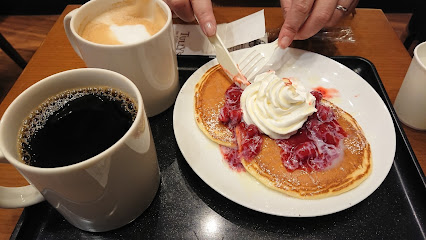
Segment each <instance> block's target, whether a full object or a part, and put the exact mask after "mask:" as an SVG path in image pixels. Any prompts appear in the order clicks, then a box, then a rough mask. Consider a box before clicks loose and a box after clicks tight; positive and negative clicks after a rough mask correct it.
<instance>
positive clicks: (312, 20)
mask: <svg viewBox="0 0 426 240" xmlns="http://www.w3.org/2000/svg"><path fill="white" fill-rule="evenodd" d="M358 2H359V0H281V7H282V9H283V15H284V18H285V20H284V24H283V26H282V28H281V31H280V34H279V40H278V44H279V46H280V47H281V48H286V47H288V46H290V44H291V42H292V41H293V40H294V39H297V40H301V39H307V38H310V37H312V36H313V35H315V34H316V33H317V32H319V31H320V30H321V29H322V28H324V27H332V26H334V25H336V24H337V23H338V22H339V21H340V20H341V19H342V18H343V17H344V16H345V15H346V14H348V13H350V12H352V11H353V10H354V9H355V7H356V5H357V4H358ZM337 4H340V5H342V6H344V7H346V8H347V9H348V11H347V12H344V11H341V10H337V9H336V6H337Z"/></svg>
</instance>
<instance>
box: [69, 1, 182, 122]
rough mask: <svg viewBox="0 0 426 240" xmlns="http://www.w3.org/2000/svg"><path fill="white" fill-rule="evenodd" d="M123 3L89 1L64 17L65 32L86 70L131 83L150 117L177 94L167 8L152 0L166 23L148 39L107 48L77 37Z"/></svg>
mask: <svg viewBox="0 0 426 240" xmlns="http://www.w3.org/2000/svg"><path fill="white" fill-rule="evenodd" d="M123 1H124V0H91V1H89V2H87V3H85V4H84V5H83V6H81V7H80V8H78V9H75V10H73V11H71V12H70V13H68V14H67V15H66V16H65V18H64V27H65V32H66V34H67V37H68V40H69V41H70V43H71V45H72V47H73V48H74V50H75V52H76V53H77V54H78V55H79V56H80V57H81V58H82V59H83V60H84V62H85V63H86V66H87V67H93V68H104V69H109V70H112V71H115V72H118V73H121V74H123V75H124V76H126V77H128V78H129V79H130V80H132V81H133V82H134V83H135V84H136V86H137V87H138V88H139V90H140V92H141V93H142V97H143V101H144V103H145V111H146V113H147V115H148V117H151V116H154V115H157V114H159V113H161V112H163V111H164V110H166V109H167V108H169V107H170V106H171V105H172V104H173V103H174V101H175V99H176V96H177V94H178V91H179V83H178V72H177V58H176V53H175V47H174V34H173V26H172V13H171V10H170V8H169V7H168V6H167V4H166V3H164V2H163V1H162V0H155V3H156V4H158V5H159V6H160V7H161V9H162V10H163V11H164V13H166V15H167V21H166V23H165V25H164V26H163V28H162V29H161V30H160V31H159V32H157V33H156V34H154V35H152V36H151V37H149V38H148V39H145V40H141V41H138V42H135V43H129V44H121V45H106V44H98V43H93V42H90V41H88V40H86V39H84V38H82V37H81V36H80V35H79V31H80V29H79V28H80V27H84V26H85V25H86V24H87V23H88V22H89V21H90V20H92V19H93V18H95V17H97V16H98V15H100V14H101V13H103V12H106V11H108V10H110V9H111V8H114V6H117V3H121V2H123ZM139 1H140V0H139ZM142 2H147V1H142Z"/></svg>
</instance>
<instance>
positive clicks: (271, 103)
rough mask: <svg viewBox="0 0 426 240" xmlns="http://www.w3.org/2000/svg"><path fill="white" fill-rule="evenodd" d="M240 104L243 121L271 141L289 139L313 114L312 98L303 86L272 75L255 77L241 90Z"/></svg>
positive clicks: (313, 102)
mask: <svg viewBox="0 0 426 240" xmlns="http://www.w3.org/2000/svg"><path fill="white" fill-rule="evenodd" d="M240 104H241V109H242V110H243V119H244V121H245V122H246V123H248V124H255V125H256V126H257V127H258V128H259V129H260V130H261V131H262V132H263V133H264V134H266V135H268V136H269V137H271V138H273V139H287V138H289V137H290V136H291V135H293V134H295V133H296V132H297V130H298V129H299V128H301V127H302V125H303V123H304V122H305V121H306V120H307V119H308V117H309V116H310V115H312V114H313V113H314V112H316V108H315V97H314V96H313V95H312V94H311V93H310V92H308V91H306V89H305V87H304V86H303V85H302V84H300V83H299V82H298V81H297V80H296V79H293V80H290V79H287V78H279V77H278V76H277V75H275V72H273V71H269V72H265V73H262V74H259V75H258V76H256V78H255V79H254V81H253V83H252V84H250V85H249V86H247V87H246V88H245V89H244V92H243V93H242V95H241V99H240Z"/></svg>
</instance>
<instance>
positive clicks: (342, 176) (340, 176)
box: [195, 65, 372, 199]
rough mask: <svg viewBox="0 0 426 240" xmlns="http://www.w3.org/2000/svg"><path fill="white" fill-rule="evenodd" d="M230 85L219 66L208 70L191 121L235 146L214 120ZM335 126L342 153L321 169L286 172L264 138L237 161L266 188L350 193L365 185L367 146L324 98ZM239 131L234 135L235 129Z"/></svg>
mask: <svg viewBox="0 0 426 240" xmlns="http://www.w3.org/2000/svg"><path fill="white" fill-rule="evenodd" d="M231 85H232V82H231V81H230V80H229V78H228V77H227V75H226V73H225V72H223V70H222V69H221V68H220V66H219V65H217V66H215V67H213V68H211V69H210V70H209V71H207V72H206V74H205V75H204V76H203V77H202V79H201V80H200V82H199V83H198V84H197V85H196V88H195V119H196V122H197V124H198V126H199V128H200V129H201V130H202V131H203V132H204V134H205V135H206V136H207V137H208V138H210V139H211V140H212V141H214V142H216V143H218V144H220V145H224V146H228V147H234V148H235V147H237V145H236V137H235V136H234V134H233V132H232V131H231V130H229V129H228V128H227V127H226V126H225V125H224V124H222V123H221V122H220V121H219V120H218V116H219V114H220V110H221V108H222V107H223V106H224V103H225V92H226V90H227V89H228V88H229V87H230V86H231ZM321 102H322V104H323V105H326V106H328V107H330V108H331V109H332V111H333V113H334V115H335V116H336V120H337V122H338V123H339V124H340V126H341V127H342V128H343V129H344V131H345V132H346V135H347V136H346V137H345V138H344V139H343V140H342V143H341V145H343V146H342V149H343V154H341V155H342V157H341V158H340V159H335V160H334V161H333V164H332V165H331V166H329V167H326V168H325V169H322V170H309V171H308V170H304V169H296V170H292V171H289V170H288V169H287V168H286V167H285V166H284V165H283V161H282V160H281V151H282V150H281V148H280V147H279V145H278V144H277V142H276V140H274V139H271V138H269V137H268V136H266V135H264V134H262V138H263V144H262V147H261V150H260V153H259V154H258V155H256V156H255V157H254V158H253V159H244V158H241V162H242V164H243V166H244V168H245V169H246V170H247V172H249V173H250V174H251V175H252V176H253V177H255V178H256V179H257V180H258V181H260V182H261V183H263V184H264V185H266V186H267V187H269V188H272V189H274V190H277V191H279V192H282V193H285V194H287V195H289V196H292V197H296V198H302V199H317V198H324V197H330V196H334V195H338V194H341V193H343V192H346V191H349V190H351V189H353V188H355V187H356V186H358V185H359V184H360V183H361V182H362V181H364V180H365V179H366V178H367V177H368V176H369V174H370V173H371V171H372V160H371V150H370V145H369V143H368V142H367V140H366V138H365V137H364V134H363V132H362V129H361V127H360V126H359V125H358V123H357V122H356V120H355V119H354V118H353V117H352V116H351V115H350V114H348V113H346V112H345V111H344V110H342V109H340V108H339V107H337V106H336V105H334V104H332V103H331V102H329V101H326V100H324V99H322V100H321ZM237 132H238V131H237Z"/></svg>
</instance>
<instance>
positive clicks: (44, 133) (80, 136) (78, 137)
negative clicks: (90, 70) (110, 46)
mask: <svg viewBox="0 0 426 240" xmlns="http://www.w3.org/2000/svg"><path fill="white" fill-rule="evenodd" d="M136 114H137V105H136V103H135V101H134V100H133V99H132V98H131V97H129V96H127V95H126V94H125V93H123V92H121V91H119V90H116V89H113V88H108V87H93V88H80V89H72V90H67V91H64V92H61V93H59V94H57V95H55V96H52V97H50V98H48V99H47V100H46V101H45V102H43V103H42V104H40V105H39V106H38V107H37V108H36V109H35V110H34V111H33V112H32V113H31V114H30V115H29V116H28V117H27V119H25V120H24V121H23V124H22V127H21V129H20V131H19V138H18V151H19V154H20V156H21V160H22V161H23V162H25V163H26V164H28V165H30V166H35V167H42V168H54V167H62V166H68V165H71V164H75V163H78V162H82V161H84V160H86V159H89V158H91V157H94V156H96V155H97V154H99V153H101V152H103V151H105V150H106V149H108V148H109V147H111V146H112V145H113V144H114V143H116V142H117V141H118V140H119V139H120V138H121V137H123V136H124V134H125V133H126V132H127V131H128V130H129V128H130V126H131V125H132V123H133V121H134V119H135V117H136Z"/></svg>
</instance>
